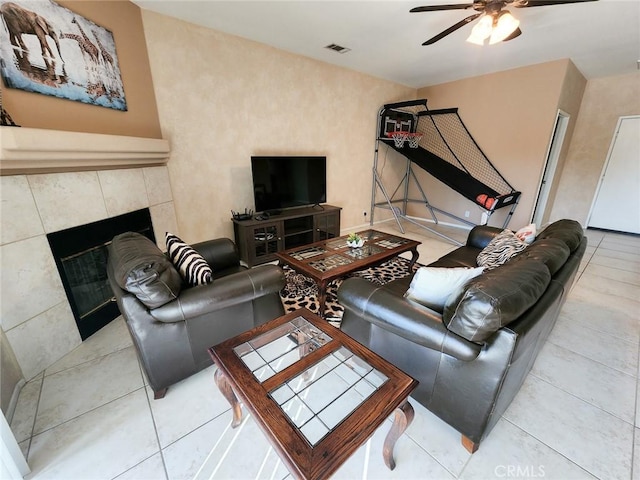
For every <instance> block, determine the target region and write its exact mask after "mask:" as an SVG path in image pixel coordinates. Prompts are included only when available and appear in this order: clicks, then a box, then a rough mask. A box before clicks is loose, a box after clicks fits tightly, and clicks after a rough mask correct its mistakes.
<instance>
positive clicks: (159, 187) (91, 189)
mask: <svg viewBox="0 0 640 480" xmlns="http://www.w3.org/2000/svg"><path fill="white" fill-rule="evenodd" d="M0 200H1V202H2V203H1V212H0V213H1V217H0V221H1V228H0V262H1V264H0V268H1V275H0V281H1V284H0V295H1V298H0V320H1V322H2V323H1V327H2V330H3V332H4V335H5V336H6V338H7V340H8V342H9V344H10V345H11V348H12V350H13V352H14V353H15V357H16V359H17V361H18V363H19V365H20V368H21V370H22V374H23V376H24V378H25V379H26V380H29V379H31V378H33V377H34V376H35V375H37V374H38V373H40V372H41V371H42V370H44V369H45V368H47V367H48V366H50V365H52V364H53V363H55V362H56V361H57V360H58V359H60V358H61V357H63V356H64V355H66V354H67V353H69V352H70V351H71V350H73V349H74V348H75V347H77V346H78V345H79V344H80V343H81V337H80V334H79V333H78V329H77V327H76V323H75V320H74V316H73V314H72V311H71V307H70V305H69V302H68V301H67V296H66V295H65V290H64V287H63V285H62V281H61V279H60V276H59V274H58V270H57V268H56V263H55V261H54V258H53V255H52V253H51V249H50V246H49V243H48V241H47V237H46V235H47V234H49V233H53V232H57V231H60V230H64V229H68V228H71V227H76V226H79V225H85V224H88V223H91V222H95V221H98V220H103V219H107V218H112V217H116V216H118V215H122V214H124V213H128V212H133V211H135V210H139V209H144V208H149V211H150V213H151V219H152V223H153V229H154V233H155V238H156V239H158V240H159V246H160V247H161V248H162V249H163V250H164V246H163V245H162V240H163V239H164V233H165V231H173V232H177V222H176V216H175V210H174V206H173V198H172V193H171V186H170V183H169V173H168V170H167V167H166V166H164V165H163V166H153V167H142V168H123V169H118V170H91V171H76V172H62V173H42V174H25V175H10V176H2V177H0Z"/></svg>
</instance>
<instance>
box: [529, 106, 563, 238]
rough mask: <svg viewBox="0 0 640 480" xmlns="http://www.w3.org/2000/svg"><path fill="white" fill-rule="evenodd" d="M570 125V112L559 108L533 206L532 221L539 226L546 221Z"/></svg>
mask: <svg viewBox="0 0 640 480" xmlns="http://www.w3.org/2000/svg"><path fill="white" fill-rule="evenodd" d="M568 125H569V114H568V113H565V112H563V111H562V110H558V114H557V115H556V124H555V126H554V127H553V135H551V141H550V142H549V148H548V149H547V161H546V163H545V166H544V172H543V173H542V178H541V180H540V186H539V187H538V197H537V200H536V204H535V206H534V207H533V215H532V219H531V222H532V223H535V224H536V225H538V227H540V226H541V225H542V224H543V221H544V218H543V217H544V214H545V211H546V209H547V200H549V192H550V191H551V185H552V184H553V177H554V176H555V174H556V168H557V167H558V159H559V158H560V151H561V150H562V144H563V142H564V136H565V134H566V133H567V126H568Z"/></svg>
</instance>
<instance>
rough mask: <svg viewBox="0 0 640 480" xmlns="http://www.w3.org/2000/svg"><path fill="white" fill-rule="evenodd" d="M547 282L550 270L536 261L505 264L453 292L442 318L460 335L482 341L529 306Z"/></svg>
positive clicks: (526, 260) (450, 328) (542, 291)
mask: <svg viewBox="0 0 640 480" xmlns="http://www.w3.org/2000/svg"><path fill="white" fill-rule="evenodd" d="M550 281H551V274H550V273H549V269H548V268H547V267H546V265H544V264H543V263H541V262H538V261H537V260H532V259H523V260H520V261H514V262H509V263H506V264H504V265H502V266H500V267H497V268H495V269H493V270H491V271H489V272H485V273H483V274H482V275H480V276H478V277H476V278H474V279H472V280H471V281H470V282H468V283H467V284H466V285H465V286H463V287H461V288H459V289H458V291H456V292H454V293H452V294H451V296H450V297H449V299H448V300H447V303H446V305H445V307H444V313H443V315H442V320H443V322H444V323H445V325H446V326H447V328H448V329H449V330H450V331H452V332H454V333H456V334H458V335H460V336H461V337H463V338H466V339H467V340H469V341H472V342H483V341H484V340H486V339H487V338H489V337H490V336H491V335H493V333H494V332H496V331H497V330H498V329H500V328H502V327H504V326H505V325H508V324H509V322H512V321H513V320H515V319H517V318H518V317H519V316H520V315H522V314H523V313H524V312H525V311H526V310H527V309H528V308H529V307H531V306H532V305H533V304H534V303H535V302H536V301H537V300H538V299H539V298H540V296H541V295H542V294H543V293H544V291H545V290H546V288H547V286H548V285H549V282H550Z"/></svg>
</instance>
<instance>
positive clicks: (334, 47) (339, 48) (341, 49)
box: [324, 43, 351, 53]
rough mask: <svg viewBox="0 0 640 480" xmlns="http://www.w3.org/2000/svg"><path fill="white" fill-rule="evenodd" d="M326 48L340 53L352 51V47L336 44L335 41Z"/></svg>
mask: <svg viewBox="0 0 640 480" xmlns="http://www.w3.org/2000/svg"><path fill="white" fill-rule="evenodd" d="M324 48H328V49H329V50H333V51H334V52H338V53H347V52H350V51H351V49H350V48H346V47H342V46H340V45H336V44H335V43H332V44H330V45H327V46H326V47H324Z"/></svg>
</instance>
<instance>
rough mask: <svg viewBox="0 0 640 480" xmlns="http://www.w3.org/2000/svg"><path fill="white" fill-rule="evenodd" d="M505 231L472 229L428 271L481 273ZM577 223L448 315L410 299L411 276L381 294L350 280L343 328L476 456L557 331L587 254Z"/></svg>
mask: <svg viewBox="0 0 640 480" xmlns="http://www.w3.org/2000/svg"><path fill="white" fill-rule="evenodd" d="M499 232H501V229H499V228H493V227H488V226H477V227H474V228H473V229H472V230H471V232H470V233H469V236H468V239H467V242H466V244H465V245H464V246H462V247H460V248H458V249H456V250H454V251H452V252H451V253H449V254H447V255H445V256H443V257H442V258H440V259H439V260H437V261H436V262H434V263H432V264H431V265H430V266H433V267H444V268H447V267H475V266H477V265H476V257H477V255H478V253H479V252H480V251H481V250H482V249H483V248H484V247H485V246H487V244H488V243H489V242H490V240H491V239H492V238H493V237H494V236H496V235H497V234H498V233H499ZM583 233H584V232H583V229H582V227H581V226H580V224H579V223H578V222H575V221H572V220H560V221H558V222H555V223H553V224H551V225H549V226H548V227H547V228H546V229H544V230H543V231H542V232H540V234H539V235H538V236H537V237H536V239H535V241H534V242H533V243H532V244H531V245H530V246H528V247H527V248H526V249H525V250H524V251H523V252H521V253H519V254H517V256H515V257H513V258H511V259H510V260H509V261H508V262H507V263H505V264H503V265H502V266H500V267H497V268H495V269H492V270H490V271H485V272H484V273H482V274H481V275H480V276H478V277H475V278H473V279H472V280H470V281H469V282H468V283H466V285H464V286H463V287H461V288H460V289H459V290H458V291H456V292H454V293H452V294H451V296H449V299H448V300H447V303H446V305H445V306H444V309H443V311H442V312H438V311H435V310H432V309H430V308H427V307H425V306H422V305H420V304H417V303H415V302H412V301H410V300H408V299H406V298H404V293H405V292H406V291H407V289H408V287H409V285H410V282H411V277H407V278H404V279H400V280H396V281H394V282H391V283H389V284H386V285H384V286H382V287H380V286H376V285H373V284H372V283H370V282H368V281H366V280H364V279H362V278H350V279H348V280H345V281H344V282H343V284H342V285H341V287H340V288H339V290H338V299H339V301H340V303H341V304H342V305H343V306H344V308H345V312H344V316H343V319H342V325H341V328H342V330H343V331H345V332H346V333H347V334H349V335H350V336H351V337H353V338H355V339H356V340H358V341H359V342H360V343H362V344H364V345H366V346H367V347H369V348H370V349H371V350H373V351H374V352H376V353H378V354H379V355H381V356H382V357H384V358H386V359H387V360H389V361H390V362H391V363H393V364H394V365H396V366H398V367H399V368H401V369H402V370H404V371H405V372H406V373H408V374H410V375H411V376H413V377H414V378H415V379H416V380H418V381H419V382H420V383H419V385H418V387H417V389H416V390H415V391H414V393H413V394H412V397H413V398H414V399H415V400H417V401H418V402H420V403H421V404H422V405H424V406H425V407H426V408H427V409H429V410H430V411H431V412H433V413H434V414H435V415H437V416H438V417H440V418H441V419H442V420H444V421H445V422H447V423H448V424H449V425H451V426H452V427H453V428H455V429H456V430H458V431H459V432H460V433H461V434H462V443H463V445H464V446H465V448H467V450H469V451H470V452H471V453H473V452H475V451H476V450H477V448H478V447H479V444H480V442H481V441H482V440H483V439H484V438H485V437H486V435H487V434H488V433H489V432H490V430H491V429H492V428H493V426H494V425H495V424H496V422H497V421H498V420H499V419H500V416H501V415H502V414H503V413H504V411H505V410H506V409H507V407H508V406H509V404H510V403H511V401H512V400H513V398H514V396H515V395H516V393H517V392H518V390H519V389H520V386H521V385H522V383H523V382H524V379H525V377H526V375H527V373H528V372H529V371H530V369H531V367H532V365H533V363H534V361H535V359H536V356H537V354H538V352H539V351H540V349H541V347H542V345H543V344H544V342H545V340H546V338H547V337H548V335H549V333H550V332H551V330H552V328H553V326H554V324H555V322H556V319H557V318H558V314H559V312H560V309H561V308H562V305H563V303H564V301H565V299H566V296H567V293H568V291H569V289H570V288H571V285H572V283H573V281H574V278H575V276H576V272H577V270H578V267H579V265H580V261H581V259H582V257H583V255H584V252H585V248H586V246H587V239H586V237H584V234H583Z"/></svg>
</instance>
